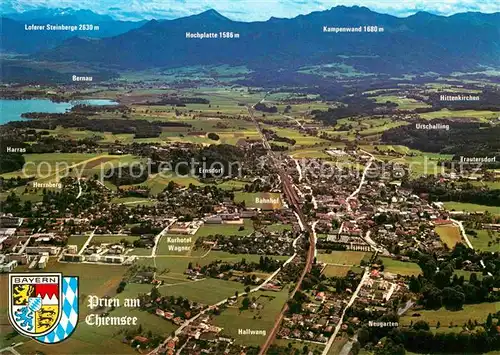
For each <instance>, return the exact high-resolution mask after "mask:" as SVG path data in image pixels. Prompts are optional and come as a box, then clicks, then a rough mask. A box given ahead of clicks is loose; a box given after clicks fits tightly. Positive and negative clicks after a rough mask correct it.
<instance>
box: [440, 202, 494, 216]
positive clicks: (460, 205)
mask: <svg viewBox="0 0 500 355" xmlns="http://www.w3.org/2000/svg"><path fill="white" fill-rule="evenodd" d="M444 207H445V208H446V209H447V210H450V211H464V212H486V211H488V212H490V213H491V214H494V215H500V207H498V206H486V205H478V204H475V203H465V202H445V203H444Z"/></svg>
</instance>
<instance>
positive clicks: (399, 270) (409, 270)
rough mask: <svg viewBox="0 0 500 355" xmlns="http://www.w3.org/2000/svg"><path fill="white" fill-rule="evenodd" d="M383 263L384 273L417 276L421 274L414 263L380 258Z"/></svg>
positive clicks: (418, 267)
mask: <svg viewBox="0 0 500 355" xmlns="http://www.w3.org/2000/svg"><path fill="white" fill-rule="evenodd" d="M381 259H382V261H383V262H384V272H390V273H393V274H396V275H403V276H412V275H414V276H417V275H419V274H421V273H422V270H421V269H420V266H418V264H416V263H412V262H405V261H399V260H394V259H392V258H385V257H383V258H381Z"/></svg>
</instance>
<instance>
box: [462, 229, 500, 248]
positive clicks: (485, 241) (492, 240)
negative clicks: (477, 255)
mask: <svg viewBox="0 0 500 355" xmlns="http://www.w3.org/2000/svg"><path fill="white" fill-rule="evenodd" d="M474 231H475V232H476V233H477V236H474V235H471V234H468V237H469V240H470V242H471V244H472V246H473V247H474V248H475V249H478V250H481V251H491V252H495V251H499V250H500V233H499V232H495V231H489V230H484V229H476V230H474Z"/></svg>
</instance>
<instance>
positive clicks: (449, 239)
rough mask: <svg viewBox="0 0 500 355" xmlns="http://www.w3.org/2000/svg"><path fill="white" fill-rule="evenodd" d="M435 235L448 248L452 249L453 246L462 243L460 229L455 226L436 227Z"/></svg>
mask: <svg viewBox="0 0 500 355" xmlns="http://www.w3.org/2000/svg"><path fill="white" fill-rule="evenodd" d="M435 229H436V233H437V234H438V235H439V238H441V240H442V241H443V243H444V244H446V245H447V246H448V248H450V249H452V248H453V247H454V246H455V244H457V243H460V242H462V235H461V234H460V229H458V227H457V226H455V225H444V226H436V228H435Z"/></svg>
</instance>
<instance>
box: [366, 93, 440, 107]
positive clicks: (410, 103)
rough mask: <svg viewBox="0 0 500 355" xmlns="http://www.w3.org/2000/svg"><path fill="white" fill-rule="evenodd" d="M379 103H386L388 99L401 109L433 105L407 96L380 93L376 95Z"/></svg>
mask: <svg viewBox="0 0 500 355" xmlns="http://www.w3.org/2000/svg"><path fill="white" fill-rule="evenodd" d="M374 98H375V101H376V102H377V103H385V102H387V101H390V102H393V103H395V104H397V105H398V108H399V109H401V110H414V109H416V108H423V107H431V106H430V105H428V104H426V103H425V102H421V101H417V100H415V99H409V98H407V97H399V96H395V95H380V96H376V97H374Z"/></svg>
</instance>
